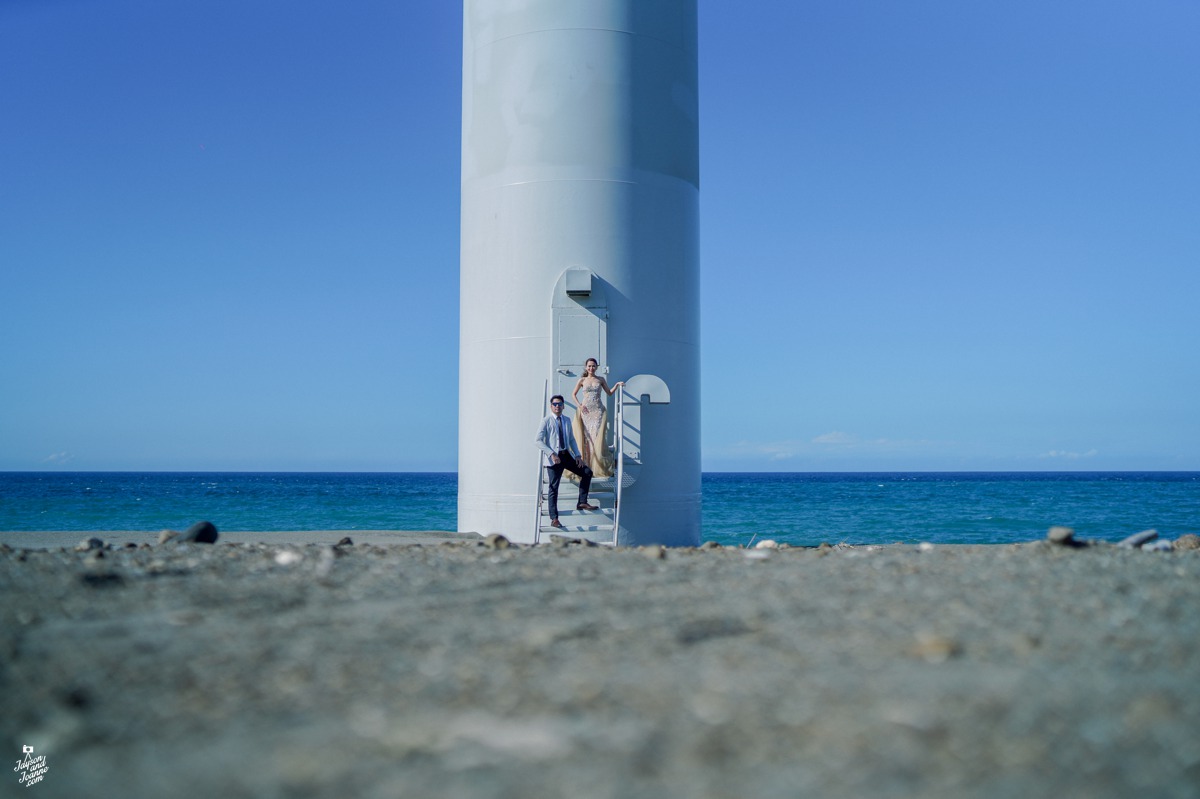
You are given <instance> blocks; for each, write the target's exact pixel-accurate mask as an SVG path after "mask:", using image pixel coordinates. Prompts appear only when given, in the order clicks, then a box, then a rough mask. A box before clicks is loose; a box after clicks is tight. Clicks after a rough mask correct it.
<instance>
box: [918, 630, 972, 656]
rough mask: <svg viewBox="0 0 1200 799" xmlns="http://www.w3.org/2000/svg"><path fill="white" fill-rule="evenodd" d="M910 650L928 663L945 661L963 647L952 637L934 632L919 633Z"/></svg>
mask: <svg viewBox="0 0 1200 799" xmlns="http://www.w3.org/2000/svg"><path fill="white" fill-rule="evenodd" d="M909 651H910V653H911V654H912V655H914V656H915V657H919V658H921V659H922V660H924V661H925V662H926V663H945V662H946V661H947V660H949V659H950V658H952V657H954V656H955V655H957V654H958V653H959V652H961V651H962V647H960V646H959V644H958V642H957V641H955V640H954V639H952V638H947V637H945V636H942V635H935V634H933V633H918V634H917V642H916V644H914V645H913V647H912V649H910V650H909Z"/></svg>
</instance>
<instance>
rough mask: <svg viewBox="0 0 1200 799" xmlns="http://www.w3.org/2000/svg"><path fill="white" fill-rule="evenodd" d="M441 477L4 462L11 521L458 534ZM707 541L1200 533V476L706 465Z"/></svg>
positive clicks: (0, 514) (0, 504)
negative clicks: (68, 468)
mask: <svg viewBox="0 0 1200 799" xmlns="http://www.w3.org/2000/svg"><path fill="white" fill-rule="evenodd" d="M456 491H457V476H456V475H454V474H443V473H433V474H429V473H402V474H380V473H362V474H351V473H331V474H318V473H299V474H285V473H254V474H239V473H231V472H217V473H164V472H143V473H122V472H75V473H63V472H0V530H159V529H162V528H165V527H169V528H174V529H181V528H185V527H187V526H188V525H190V524H192V523H193V522H195V521H197V520H199V519H209V520H211V521H213V522H214V523H215V524H216V525H217V527H219V528H222V529H225V530H453V529H454V528H455V518H456V508H455V506H456ZM703 492H704V511H703V524H704V533H703V536H704V539H705V540H712V541H717V542H720V543H723V544H746V543H749V542H750V541H751V540H752V539H754V538H757V539H763V538H772V539H775V540H777V541H780V542H786V543H791V544H797V545H813V544H818V543H820V542H822V541H828V542H829V543H831V544H837V543H843V542H844V543H848V544H885V543H895V542H905V543H916V542H920V541H930V542H932V543H959V544H963V543H986V544H1002V543H1013V542H1018V541H1029V540H1032V539H1035V538H1041V537H1043V536H1044V535H1045V533H1046V529H1047V528H1048V527H1050V526H1051V525H1054V524H1063V525H1067V526H1070V527H1074V528H1075V529H1076V530H1077V532H1078V535H1079V536H1080V537H1084V538H1094V539H1102V540H1110V541H1116V540H1120V539H1121V538H1124V537H1125V536H1126V535H1129V534H1130V533H1135V532H1138V531H1139V530H1144V529H1146V528H1150V527H1153V528H1156V529H1157V530H1158V531H1159V532H1160V534H1162V535H1164V536H1167V537H1172V538H1173V537H1177V536H1179V535H1182V534H1183V533H1189V532H1193V533H1196V532H1200V472H1036V473H1006V472H997V473H984V472H965V473H850V474H843V473H818V474H792V473H781V474H763V473H742V474H728V473H708V474H705V475H704V478H703Z"/></svg>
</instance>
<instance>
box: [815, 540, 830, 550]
mask: <svg viewBox="0 0 1200 799" xmlns="http://www.w3.org/2000/svg"><path fill="white" fill-rule="evenodd" d="M817 549H833V545H832V544H830V543H829V542H828V541H822V542H821V543H820V544H818V545H817Z"/></svg>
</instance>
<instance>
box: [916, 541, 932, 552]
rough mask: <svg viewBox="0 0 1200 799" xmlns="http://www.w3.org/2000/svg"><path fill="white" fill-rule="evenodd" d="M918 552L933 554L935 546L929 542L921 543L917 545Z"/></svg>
mask: <svg viewBox="0 0 1200 799" xmlns="http://www.w3.org/2000/svg"><path fill="white" fill-rule="evenodd" d="M917 551H918V552H932V551H933V544H931V543H929V542H928V541H922V542H921V543H919V544H917Z"/></svg>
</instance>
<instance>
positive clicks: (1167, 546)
mask: <svg viewBox="0 0 1200 799" xmlns="http://www.w3.org/2000/svg"><path fill="white" fill-rule="evenodd" d="M1173 549H1175V545H1174V544H1172V543H1171V542H1170V541H1167V540H1165V539H1162V538H1160V539H1158V540H1157V541H1151V542H1149V543H1148V544H1143V545H1142V551H1143V552H1170V551H1172V550H1173Z"/></svg>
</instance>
